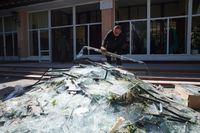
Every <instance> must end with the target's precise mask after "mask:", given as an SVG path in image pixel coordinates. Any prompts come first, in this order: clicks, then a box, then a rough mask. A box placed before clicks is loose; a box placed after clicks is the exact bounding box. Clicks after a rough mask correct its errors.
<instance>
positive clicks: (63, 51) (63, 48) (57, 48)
mask: <svg viewBox="0 0 200 133" xmlns="http://www.w3.org/2000/svg"><path fill="white" fill-rule="evenodd" d="M52 49H53V51H52V57H53V61H54V62H67V61H72V60H73V28H71V27H69V28H55V29H52Z"/></svg>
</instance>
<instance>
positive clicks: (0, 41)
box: [0, 33, 4, 56]
mask: <svg viewBox="0 0 200 133" xmlns="http://www.w3.org/2000/svg"><path fill="white" fill-rule="evenodd" d="M0 56H4V44H3V34H1V33H0Z"/></svg>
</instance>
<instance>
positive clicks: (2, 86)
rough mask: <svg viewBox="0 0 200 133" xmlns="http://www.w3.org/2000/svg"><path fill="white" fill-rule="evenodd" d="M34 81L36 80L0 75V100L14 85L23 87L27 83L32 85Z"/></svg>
mask: <svg viewBox="0 0 200 133" xmlns="http://www.w3.org/2000/svg"><path fill="white" fill-rule="evenodd" d="M35 82H37V80H31V79H19V78H9V77H0V100H1V99H2V98H3V97H4V96H5V95H7V94H8V93H10V92H12V91H13V90H14V87H15V86H16V85H20V86H23V87H25V86H28V85H32V84H34V83H35Z"/></svg>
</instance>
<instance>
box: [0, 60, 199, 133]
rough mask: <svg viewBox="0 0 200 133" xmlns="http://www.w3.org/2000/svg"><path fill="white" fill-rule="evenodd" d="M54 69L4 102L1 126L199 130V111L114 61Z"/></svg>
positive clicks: (120, 131) (68, 130) (75, 131)
mask: <svg viewBox="0 0 200 133" xmlns="http://www.w3.org/2000/svg"><path fill="white" fill-rule="evenodd" d="M91 63H92V64H91V65H83V64H80V65H78V66H74V67H72V68H71V69H69V70H68V69H51V70H49V71H48V72H47V73H45V75H48V76H50V77H51V78H50V79H48V80H43V81H40V82H37V83H36V84H34V85H33V86H29V87H24V88H19V87H18V88H16V90H15V91H13V92H12V93H11V94H9V95H7V96H6V97H5V98H4V99H3V100H2V101H1V102H0V132H8V133H12V132H13V133H16V132H19V133H24V132H31V133H34V132H48V133H51V132H52V133H55V132H59V133H62V132H63V133H79V132H82V133H92V132H100V133H106V132H111V133H114V132H116V133H133V132H154V133H156V132H159V133H160V132H163V133H168V132H181V133H184V132H185V133H187V132H194V133H195V132H198V131H199V130H200V114H199V113H198V112H196V111H194V110H192V109H191V108H188V107H185V106H182V105H180V104H179V103H177V102H176V101H174V100H173V98H172V97H167V96H165V95H163V94H162V93H161V92H160V91H158V90H157V89H156V88H155V87H154V86H153V85H151V84H147V83H144V82H143V81H141V80H140V79H138V78H137V77H136V76H135V75H134V74H132V73H130V72H127V71H125V70H122V69H119V68H116V67H113V66H111V65H109V64H101V63H94V62H91Z"/></svg>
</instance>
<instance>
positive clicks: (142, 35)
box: [131, 21, 147, 54]
mask: <svg viewBox="0 0 200 133" xmlns="http://www.w3.org/2000/svg"><path fill="white" fill-rule="evenodd" d="M131 45H132V50H131V51H132V54H146V53H147V22H146V21H136V22H132V43H131Z"/></svg>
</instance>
